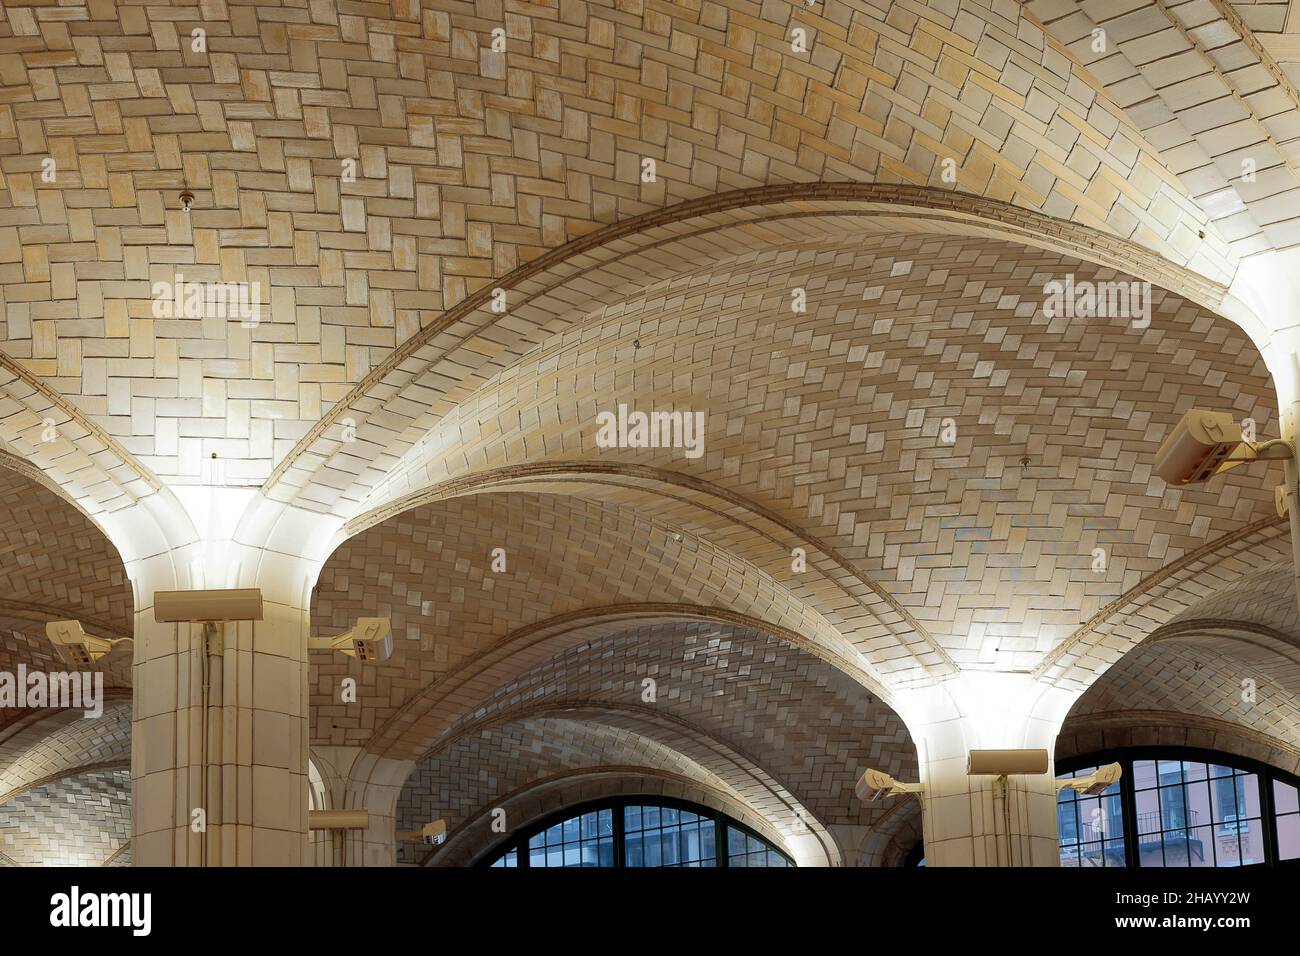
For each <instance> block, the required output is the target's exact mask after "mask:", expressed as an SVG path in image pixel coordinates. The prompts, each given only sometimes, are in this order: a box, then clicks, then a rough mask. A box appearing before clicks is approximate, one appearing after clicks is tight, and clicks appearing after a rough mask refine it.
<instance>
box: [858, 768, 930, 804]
mask: <svg viewBox="0 0 1300 956" xmlns="http://www.w3.org/2000/svg"><path fill="white" fill-rule="evenodd" d="M853 792H854V793H855V794H856V795H857V798H858V799H859V800H863V801H870V800H879V799H880V798H881V797H897V796H901V795H902V794H905V793H924V792H925V787H924V786H922V785H921V784H919V783H899V782H898V781H897V780H895V779H894V778H893V777H891V776H890V775H889V774H887V773H885V771H883V770H876V769H875V768H874V767H868V768H867V769H866V770H865V771H863V774H862V776H860V777H858V782H857V783H856V784H854V786H853Z"/></svg>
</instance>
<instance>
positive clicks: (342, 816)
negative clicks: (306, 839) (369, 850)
mask: <svg viewBox="0 0 1300 956" xmlns="http://www.w3.org/2000/svg"><path fill="white" fill-rule="evenodd" d="M369 827H370V811H369V810H308V811H307V829H308V830H366V829H369Z"/></svg>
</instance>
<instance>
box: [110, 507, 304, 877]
mask: <svg viewBox="0 0 1300 956" xmlns="http://www.w3.org/2000/svg"><path fill="white" fill-rule="evenodd" d="M234 497H235V500H224V499H223V496H222V495H220V494H215V493H214V494H210V495H209V499H210V500H208V502H207V505H208V508H207V510H206V512H205V510H204V509H202V508H196V507H192V506H187V507H186V508H185V509H184V511H182V512H180V515H179V516H178V515H177V514H175V513H170V514H169V513H164V515H163V517H164V519H167V518H170V519H171V521H170V522H169V521H167V520H162V521H159V522H158V523H157V525H156V527H160V528H167V529H168V530H169V531H172V532H173V534H171V535H168V537H170V540H161V538H162V536H161V535H156V536H151V535H149V534H147V533H144V534H142V533H141V531H140V530H139V529H141V528H142V527H145V522H144V521H143V520H141V517H140V516H136V520H134V521H125V522H123V523H122V525H121V527H122V528H128V527H129V528H131V529H132V533H131V537H133V539H134V540H129V541H126V542H125V543H124V544H119V550H122V551H123V556H124V557H125V558H127V561H126V563H127V570H128V573H129V574H130V576H131V581H132V585H133V587H134V592H135V607H136V618H135V661H134V671H133V674H134V698H135V701H134V715H133V723H132V748H131V750H132V752H131V778H132V787H133V791H134V799H133V806H132V814H133V831H134V838H133V844H132V855H133V863H134V864H135V865H139V866H299V865H301V864H302V862H303V858H304V851H305V847H306V838H307V806H308V798H307V756H308V747H309V725H308V709H309V699H308V692H307V668H308V665H307V640H308V636H309V620H308V608H309V602H310V596H311V588H312V585H313V584H314V583H315V580H316V575H317V574H318V573H319V568H320V560H319V559H316V558H307V557H304V555H306V554H321V555H323V554H327V553H328V550H327V549H326V548H325V547H323V545H322V544H321V543H320V542H319V540H318V539H319V537H320V535H321V534H324V533H327V532H328V531H329V529H328V528H322V527H320V526H319V525H320V523H319V522H313V521H312V520H310V519H308V520H303V519H301V518H298V519H296V520H295V519H292V517H291V520H288V521H285V520H283V519H284V518H285V512H286V510H287V509H284V508H282V507H271V506H266V505H267V503H265V502H250V501H249V499H248V497H247V495H242V496H234ZM259 504H261V505H263V506H266V507H260V508H259ZM238 505H246V506H247V507H246V508H245V507H238ZM185 514H189V515H190V516H192V517H195V518H196V520H195V521H194V522H193V524H192V525H191V524H190V522H185V521H184V520H183V517H184V515H185ZM240 515H242V516H243V518H242V520H239V523H238V529H237V530H236V529H233V528H230V527H227V526H226V525H225V524H223V522H228V523H229V524H230V525H233V524H234V523H235V521H236V519H237V518H239V516H240ZM232 516H233V517H232ZM182 524H183V525H185V526H187V527H191V528H192V527H193V526H198V528H199V531H198V532H197V533H194V534H193V537H192V540H191V541H189V542H188V543H182V544H177V543H176V541H175V537H176V534H175V533H174V532H175V528H176V527H177V526H180V525H182ZM120 540H121V537H120V536H119V537H118V539H117V540H115V543H117V541H120ZM250 542H251V543H250ZM277 542H279V543H280V548H279V549H277ZM142 552H143V555H144V556H139V555H141V553H142ZM226 588H258V589H259V590H260V591H261V595H262V619H261V620H256V621H229V622H214V623H211V624H202V623H195V624H174V623H173V624H165V623H159V622H158V621H157V620H156V619H155V613H154V606H155V595H156V593H157V592H158V591H164V590H195V591H202V590H209V589H226Z"/></svg>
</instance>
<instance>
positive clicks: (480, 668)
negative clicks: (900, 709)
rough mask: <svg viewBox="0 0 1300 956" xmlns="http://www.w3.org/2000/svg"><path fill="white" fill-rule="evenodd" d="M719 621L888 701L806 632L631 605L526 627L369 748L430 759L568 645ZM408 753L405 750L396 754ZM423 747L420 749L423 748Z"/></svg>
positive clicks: (443, 683) (446, 682)
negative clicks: (823, 665)
mask: <svg viewBox="0 0 1300 956" xmlns="http://www.w3.org/2000/svg"><path fill="white" fill-rule="evenodd" d="M657 621H658V622H676V621H712V622H718V623H726V624H734V625H737V626H740V627H749V628H753V629H754V630H757V631H760V632H763V633H768V634H772V635H774V636H776V637H778V638H779V639H782V640H784V641H786V642H787V643H789V644H790V645H791V646H793V647H797V648H800V649H801V650H803V651H805V652H807V653H809V654H812V655H814V656H816V657H818V658H820V659H823V660H827V662H828V663H830V664H831V665H832V666H834V667H836V668H837V669H838V670H840V671H843V672H844V673H845V674H846V675H848V676H849V677H850V678H851V679H854V680H856V681H857V682H858V683H860V684H862V685H863V686H864V687H866V688H867V689H868V690H869V691H871V692H872V693H873V694H876V695H877V696H879V697H880V698H881V699H882V700H884V701H886V702H888V700H889V699H890V696H889V694H888V691H887V690H886V689H885V688H884V687H882V686H881V685H880V684H878V683H877V682H876V681H874V680H873V679H871V678H870V676H869V675H868V673H867V672H866V671H864V670H863V669H862V668H861V666H860V665H858V664H856V662H855V661H854V660H853V659H852V658H850V657H842V658H838V659H837V658H835V657H833V656H829V655H828V652H827V651H826V650H825V649H824V648H821V647H820V646H818V645H816V644H815V643H814V642H811V641H809V640H807V639H806V638H804V637H803V636H801V635H800V634H798V632H795V631H791V630H789V629H786V628H783V627H781V626H780V625H776V624H772V623H770V622H767V621H765V620H762V619H760V618H757V617H751V616H749V615H745V614H740V613H736V612H733V611H728V610H726V609H724V608H718V607H707V606H703V605H694V606H693V605H687V604H626V605H609V606H606V607H600V608H585V609H582V610H580V611H576V612H572V613H569V614H564V615H557V616H555V617H552V618H548V619H547V620H545V621H542V622H540V623H539V624H537V625H533V626H529V627H526V628H521V629H520V630H518V631H516V632H514V633H513V634H511V635H509V636H507V637H506V638H505V639H504V640H502V641H500V642H498V643H497V644H495V645H494V646H493V647H491V648H489V649H488V650H487V651H485V652H484V653H483V654H481V655H479V656H478V657H475V658H473V659H471V660H469V661H466V662H465V664H464V665H463V667H462V668H460V669H459V670H458V671H457V672H454V673H452V674H449V675H447V677H446V678H445V679H443V680H440V681H438V682H436V683H434V684H432V685H430V686H428V687H426V688H425V689H424V691H423V692H422V693H421V694H420V695H419V696H417V697H415V698H413V699H412V700H411V701H410V703H409V704H408V705H406V706H405V707H403V708H402V709H401V710H400V711H398V712H397V713H396V714H394V715H393V716H392V717H391V718H390V719H389V720H388V721H387V722H385V723H384V724H381V725H380V726H379V727H377V728H376V729H375V731H374V734H373V735H372V737H371V744H370V745H369V746H370V747H371V748H372V749H374V750H375V751H376V752H378V753H380V754H381V755H384V756H403V757H406V758H408V759H409V758H411V757H413V756H415V755H416V754H417V753H420V754H422V753H426V752H427V751H428V749H429V748H430V747H432V746H434V745H435V743H436V742H437V741H438V740H439V739H440V738H441V736H442V734H443V733H444V732H445V730H446V729H447V728H449V727H451V726H452V724H453V723H454V720H455V717H456V716H457V715H462V714H466V713H473V712H474V711H475V709H476V708H477V706H478V705H479V703H480V702H481V701H482V699H483V698H484V696H485V695H486V694H487V693H491V690H487V691H484V690H482V688H490V689H492V690H494V689H495V688H497V687H499V686H501V685H502V684H505V683H507V682H508V681H509V680H510V679H511V678H512V677H515V676H518V675H520V674H523V673H524V672H526V671H527V670H528V669H529V668H530V667H532V666H535V665H536V664H537V663H540V662H542V661H545V660H547V659H549V658H551V657H553V656H555V655H556V654H557V653H560V652H561V651H562V650H563V649H565V648H567V647H573V646H578V645H581V644H583V643H586V642H588V641H591V640H594V639H597V638H598V637H600V636H604V635H606V634H608V633H611V632H612V631H615V630H619V629H621V628H623V627H625V626H627V625H628V624H629V623H636V624H648V623H654V622H657ZM399 746H400V747H401V750H400V751H396V750H395V749H394V748H397V747H399ZM417 748H419V749H417Z"/></svg>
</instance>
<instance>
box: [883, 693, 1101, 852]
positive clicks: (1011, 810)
mask: <svg viewBox="0 0 1300 956" xmlns="http://www.w3.org/2000/svg"><path fill="white" fill-rule="evenodd" d="M1076 698H1077V694H1072V693H1066V692H1064V691H1060V690H1057V689H1055V688H1052V687H1048V686H1047V685H1042V684H1038V683H1036V682H1034V681H1033V680H1032V679H1031V678H1029V677H1028V675H1023V674H1003V673H992V672H969V673H964V674H962V675H960V676H959V677H957V678H956V679H954V680H951V681H947V682H945V683H943V684H940V685H937V686H934V687H926V688H917V689H913V690H909V691H908V692H907V693H906V694H903V695H900V699H899V700H898V702H897V704H898V710H899V713H900V715H901V716H902V717H903V719H904V721H906V723H907V727H908V730H909V731H910V732H911V735H912V739H913V741H915V743H916V747H917V756H918V758H919V762H920V769H921V784H922V786H923V787H924V788H925V789H924V791H923V793H922V794H921V795H920V800H921V807H922V826H923V828H924V834H925V863H926V866H1058V865H1059V863H1060V861H1059V849H1058V847H1059V838H1058V834H1057V823H1056V783H1055V774H1054V773H1053V771H1052V766H1051V760H1050V758H1051V755H1052V754H1053V752H1054V748H1055V744H1056V735H1057V733H1058V732H1059V731H1060V727H1061V724H1062V723H1063V722H1064V720H1065V716H1066V714H1067V712H1068V711H1069V708H1070V706H1071V704H1072V703H1073V702H1074V700H1075V699H1076ZM1030 748H1043V749H1046V750H1047V752H1048V755H1049V763H1048V772H1047V773H1045V774H1035V775H1016V776H1009V777H1005V778H998V777H990V776H970V775H968V774H967V772H966V768H967V756H968V754H969V752H970V751H971V750H998V749H1030ZM894 799H909V798H905V797H896V798H894Z"/></svg>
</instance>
